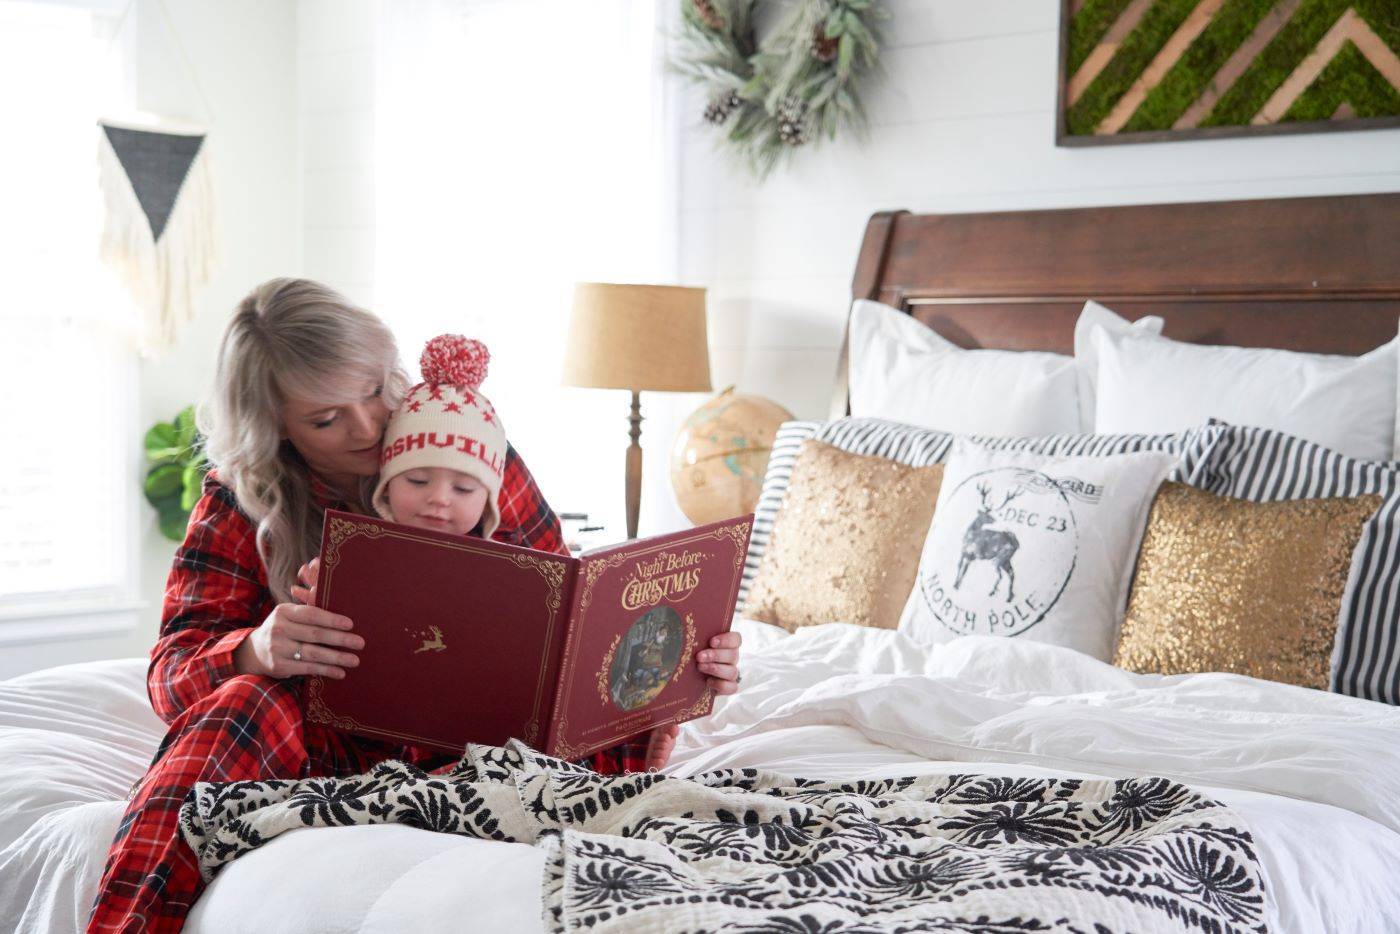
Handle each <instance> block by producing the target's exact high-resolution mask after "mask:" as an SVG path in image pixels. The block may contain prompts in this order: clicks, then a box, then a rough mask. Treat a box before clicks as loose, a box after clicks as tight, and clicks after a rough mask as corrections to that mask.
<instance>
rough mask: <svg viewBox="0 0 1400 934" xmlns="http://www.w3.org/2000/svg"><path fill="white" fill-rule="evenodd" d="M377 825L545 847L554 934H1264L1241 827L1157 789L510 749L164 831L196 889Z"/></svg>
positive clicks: (1178, 793) (267, 801) (236, 793)
mask: <svg viewBox="0 0 1400 934" xmlns="http://www.w3.org/2000/svg"><path fill="white" fill-rule="evenodd" d="M377 823H400V824H408V825H410V826H414V827H422V828H424V829H427V830H434V831H438V832H440V833H455V834H463V835H466V836H472V837H480V838H484V839H488V840H502V841H515V842H522V843H533V844H535V845H537V846H539V847H541V848H543V849H544V851H545V857H546V859H545V865H546V870H545V874H544V892H543V902H544V918H545V921H546V926H547V927H549V928H551V929H552V930H554V931H575V930H584V929H586V930H590V931H600V932H607V931H629V932H633V931H640V932H650V931H658V932H659V931H697V932H698V931H744V932H772V934H818V932H820V934H825V932H834V931H842V932H873V931H890V932H896V931H898V932H905V931H945V932H948V931H953V932H963V931H969V932H970V931H988V932H1023V931H1037V932H1039V931H1073V932H1093V934H1099V932H1110V931H1115V932H1116V931H1134V932H1141V934H1150V932H1157V931H1164V932H1165V931H1173V932H1176V931H1209V932H1230V931H1264V930H1265V929H1266V900H1265V894H1264V883H1263V877H1262V873H1261V870H1260V867H1259V863H1258V860H1257V859H1256V857H1255V854H1254V845H1253V841H1252V839H1251V837H1250V835H1249V833H1248V831H1247V830H1246V829H1245V827H1244V825H1243V823H1242V822H1241V821H1240V819H1239V818H1238V817H1237V816H1236V815H1235V814H1234V813H1233V812H1232V811H1230V810H1229V809H1228V808H1226V807H1225V806H1224V805H1222V804H1220V803H1219V802H1217V801H1212V800H1210V799H1208V798H1204V797H1202V796H1201V795H1199V794H1196V793H1195V792H1193V791H1191V790H1190V789H1188V788H1186V787H1184V786H1182V785H1179V784H1176V783H1174V782H1170V781H1168V780H1166V779H1161V778H1143V779H1130V780H1122V781H1111V780H1087V779H1085V780H1081V779H1027V778H1006V777H997V776H988V775H936V776H927V777H922V778H897V779H885V780H878V781H877V780H868V781H850V782H824V781H811V780H805V779H794V778H787V777H784V776H780V775H775V774H772V773H766V772H760V771H755V770H749V769H745V770H729V771H717V772H709V773H705V774H702V775H698V776H695V777H694V778H673V777H666V776H662V775H657V774H634V775H624V776H600V775H595V774H593V773H592V772H588V771H586V770H584V769H581V768H579V767H578V766H574V765H570V764H568V763H565V762H561V761H559V760H557V759H551V758H547V757H545V756H541V755H539V754H538V753H535V752H534V751H532V750H530V749H528V748H527V747H524V746H520V745H516V744H511V745H509V746H506V747H472V748H471V749H470V750H468V752H467V754H466V756H464V757H463V759H462V761H461V762H460V763H459V764H458V765H457V766H456V767H455V768H454V769H453V770H452V771H450V772H447V773H445V774H437V775H434V774H428V773H425V772H422V771H420V770H419V769H416V768H413V767H412V766H407V765H404V764H403V763H400V762H385V763H382V764H380V765H379V766H376V767H375V768H374V769H373V770H372V771H371V772H369V773H367V774H365V775H361V776H356V777H351V778H338V779H305V780H301V781H261V782H236V783H228V784H201V785H199V786H197V787H196V788H195V789H194V791H193V792H191V794H190V797H189V799H188V800H187V801H186V802H185V805H184V808H183V810H182V813H181V831H182V833H183V834H184V836H185V839H186V840H187V841H188V843H189V844H190V846H191V847H192V848H193V849H194V851H195V852H196V853H197V854H198V856H199V862H200V868H201V870H202V872H203V873H204V874H205V877H206V878H209V877H211V876H212V875H213V873H214V872H215V871H216V870H217V869H218V868H219V867H220V866H222V865H223V864H224V863H227V862H229V861H230V860H232V859H234V858H236V857H237V856H239V855H241V854H243V853H246V852H247V851H249V850H251V849H253V848H255V847H257V846H260V845H262V844H263V843H266V842H267V841H268V840H270V839H272V838H273V837H276V836H277V835H278V834H280V833H282V832H284V831H287V830H292V829H295V828H300V827H334V826H344V825H350V824H377Z"/></svg>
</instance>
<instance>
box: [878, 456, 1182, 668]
mask: <svg viewBox="0 0 1400 934" xmlns="http://www.w3.org/2000/svg"><path fill="white" fill-rule="evenodd" d="M1176 460H1177V459H1176V457H1175V456H1173V455H1170V454H1161V453H1156V452H1143V453H1134V454H1118V455H1113V456H1109V457H1054V456H1047V455H1042V454H1031V453H1026V452H1022V451H992V450H988V449H986V448H983V447H980V446H978V445H976V444H973V443H971V442H969V441H966V440H963V439H959V440H958V441H957V442H956V443H955V444H954V446H953V452H952V454H951V456H950V457H949V458H948V462H947V465H946V467H945V469H944V475H943V486H942V489H941V490H940V491H939V495H938V505H937V507H936V508H935V509H934V513H933V522H932V524H931V525H930V527H929V531H928V536H927V537H926V538H925V540H924V550H923V554H922V556H921V557H920V559H919V574H918V578H917V579H916V581H915V584H914V590H913V592H912V593H910V595H909V600H908V602H907V603H906V604H905V606H904V612H903V614H902V615H901V616H900V621H899V629H900V631H901V632H903V633H905V634H906V635H908V636H910V637H911V638H913V639H916V640H918V641H920V642H924V643H939V642H947V641H950V640H952V639H955V638H957V637H959V636H968V635H984V636H985V635H990V636H1017V637H1022V638H1026V639H1033V640H1035V641H1037V642H1048V643H1051V644H1052V645H1062V646H1065V647H1067V648H1071V649H1075V650H1077V651H1080V652H1084V653H1085V654H1087V655H1092V656H1094V657H1095V658H1097V659H1100V660H1101V661H1109V660H1111V659H1112V657H1113V650H1114V643H1115V641H1116V639H1117V635H1118V627H1119V626H1120V625H1121V623H1122V619H1123V612H1124V607H1125V606H1126V605H1127V598H1128V588H1129V586H1130V584H1131V581H1132V572H1133V562H1134V561H1135V560H1136V557H1137V551H1138V546H1139V545H1140V544H1141V542H1142V534H1143V529H1144V527H1145V525H1146V522H1147V513H1148V510H1149V508H1150V507H1151V505H1152V498H1153V497H1154V496H1155V495H1156V493H1157V488H1158V487H1159V486H1160V485H1161V483H1162V480H1163V479H1165V478H1166V476H1167V474H1168V473H1169V472H1170V471H1171V469H1172V467H1173V466H1175V464H1176Z"/></svg>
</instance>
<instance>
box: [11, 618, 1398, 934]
mask: <svg viewBox="0 0 1400 934" xmlns="http://www.w3.org/2000/svg"><path fill="white" fill-rule="evenodd" d="M740 627H741V628H742V629H743V630H744V633H745V640H746V641H745V664H744V689H743V691H742V693H741V694H739V695H738V696H737V697H735V698H732V699H727V700H725V701H722V702H721V703H719V704H717V706H716V713H715V715H714V716H712V717H711V718H709V719H708V720H705V721H701V722H697V723H694V724H690V725H687V726H686V727H685V728H684V729H683V730H682V733H681V740H680V744H679V747H678V749H677V752H676V756H675V758H674V760H673V764H672V769H673V770H674V771H676V772H678V773H682V774H689V773H692V772H695V771H700V770H703V769H707V768H716V767H731V766H761V767H764V768H769V769H773V770H777V771H780V772H784V773H787V774H794V775H806V776H812V777H829V778H844V777H850V776H855V775H895V774H921V773H927V772H955V771H985V772H996V773H1002V774H1017V775H1061V774H1077V775H1094V776H1121V775H1134V774H1158V775H1165V776H1167V777H1170V778H1176V779H1179V780H1181V781H1184V782H1187V783H1188V784H1191V785H1193V786H1195V787H1197V788H1200V789H1202V790H1204V791H1206V792H1207V793H1210V794H1213V795H1215V796H1217V797H1219V798H1221V799H1222V800H1224V801H1225V802H1226V803H1228V804H1229V805H1230V806H1232V807H1234V808H1235V809H1236V810H1237V811H1238V812H1239V813H1240V814H1241V816H1243V817H1244V818H1245V820H1246V821H1247V822H1248V823H1249V825H1250V827H1251V830H1252V832H1253V833H1254V835H1255V839H1256V841H1257V842H1258V844H1259V851H1260V856H1261V861H1262V863H1263V866H1264V870H1265V872H1266V874H1267V877H1268V882H1269V885H1270V891H1271V893H1272V897H1273V900H1274V905H1273V906H1272V907H1273V909H1274V910H1275V911H1276V921H1275V924H1274V927H1275V929H1276V930H1282V931H1299V932H1312V931H1339V932H1340V931H1358V932H1360V931H1366V932H1370V931H1385V930H1400V885H1397V882H1396V879H1397V870H1396V867H1397V866H1400V709H1396V708H1391V707H1387V706H1384V705H1381V704H1377V703H1374V702H1371V701H1364V700H1358V699H1355V698H1348V697H1343V696H1340V695H1333V694H1325V693H1322V692H1318V691H1310V690H1306V689H1302V688H1294V687H1288V686H1284V685H1277V684H1272V683H1268V682H1262V681H1255V680H1253V679H1249V678H1244V677H1240V676H1233V675H1197V676H1190V677H1177V678H1159V677H1155V676H1143V675H1133V674H1129V673H1126V672H1122V671H1119V670H1117V669H1115V668H1112V667H1111V666H1108V665H1104V664H1101V663H1099V662H1096V661H1094V660H1093V659H1090V658H1088V657H1087V656H1083V655H1079V654H1077V653H1074V652H1071V651H1069V650H1065V649H1058V648H1055V647H1052V646H1045V645H1040V644H1035V643H1028V642H1022V641H1018V640H993V639H987V638H974V639H966V640H962V641H960V642H957V643H953V644H950V645H946V646H941V647H937V648H934V649H925V648H921V647H917V646H915V645H913V644H912V643H910V642H909V641H908V640H906V639H904V638H902V637H900V636H899V635H897V634H896V633H891V632H882V631H876V630H864V629H855V628H853V627H848V626H844V625H831V626H822V627H815V628H812V629H806V630H802V631H800V632H799V633H798V634H797V635H794V636H787V635H785V634H783V633H782V632H781V631H780V630H776V629H774V628H773V627H769V626H765V625H763V624H760V623H750V622H748V621H741V623H740ZM144 675H145V662H144V661H143V660H138V659H127V660H120V661H114V662H104V663H93V664H87V665H75V666H68V667H65V668H59V669H51V670H49V671H45V672H38V673H35V674H33V675H27V676H25V677H23V678H19V679H15V680H12V681H7V682H0V801H4V802H5V804H4V807H3V808H0V928H3V929H7V930H8V929H9V928H10V927H14V928H16V929H18V930H22V931H48V930H54V931H72V930H77V929H80V928H81V922H82V920H83V918H84V917H85V914H86V910H87V906H88V904H90V902H91V898H92V893H93V891H94V888H95V886H96V882H97V879H98V876H99V875H100V873H101V868H102V863H103V860H104V858H105V856H106V850H107V846H108V843H109V842H110V840H111V836H112V833H113V831H114V830H115V827H116V823H117V820H118V819H119V817H120V815H121V811H122V808H123V799H124V798H125V795H126V792H127V789H128V788H129V787H130V785H131V783H132V781H134V780H135V779H136V777H137V776H138V775H139V774H140V773H141V771H142V770H143V769H144V768H145V765H146V763H147V762H148V761H149V759H150V756H151V754H152V753H153V751H154V749H155V746H156V743H157V742H158V741H159V739H160V736H161V735H162V732H163V730H162V724H161V723H160V722H159V720H157V718H156V717H155V716H154V714H152V713H151V711H150V708H149V706H148V704H147V702H146V698H145V690H144V684H143V679H144ZM540 865H541V864H540V860H539V857H538V854H537V853H536V852H535V851H534V850H533V849H531V848H530V847H526V846H523V845H516V844H500V843H490V842H484V841H480V840H474V839H465V838H458V837H450V836H445V835H440V834H433V833H428V832H425V831H420V830H415V829H412V828H407V827H402V826H379V827H354V828H338V829H331V830H324V829H323V830H315V831H311V830H305V831H300V830H299V831H293V832H291V833H288V834H285V835H283V836H282V837H279V838H278V839H277V840H274V841H273V842H271V843H270V844H268V845H267V846H265V847H263V848H261V849H259V850H257V851H255V852H253V853H251V854H249V855H247V856H246V857H244V858H242V859H240V860H238V861H237V862H235V863H233V864H232V865H231V866H229V867H228V868H227V869H225V870H224V871H223V872H222V873H221V874H220V876H219V877H218V878H217V879H216V880H215V881H214V883H213V884H212V885H211V886H210V887H209V889H208V890H207V892H206V893H205V895H204V897H203V898H201V900H200V902H199V903H198V904H197V905H196V906H195V909H194V911H193V912H192V913H191V916H190V919H189V923H188V925H187V930H190V931H193V932H201V931H219V932H225V931H228V932H237V931H276V930H316V931H401V930H412V929H420V928H421V929H439V928H457V927H460V926H461V925H462V923H463V919H468V918H469V919H471V923H472V926H473V927H475V928H479V929H481V930H512V931H514V930H521V931H528V930H539V929H540V921H539V918H538V904H539V902H538V877H539V871H540Z"/></svg>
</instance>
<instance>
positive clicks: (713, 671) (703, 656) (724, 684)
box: [695, 632, 744, 694]
mask: <svg viewBox="0 0 1400 934" xmlns="http://www.w3.org/2000/svg"><path fill="white" fill-rule="evenodd" d="M743 641H744V637H743V636H741V635H740V634H739V633H737V632H722V633H720V634H719V635H717V636H715V637H714V638H712V639H710V645H709V648H705V649H701V650H700V651H699V652H696V653H695V661H696V663H697V664H698V665H699V666H700V670H701V671H702V672H704V673H705V675H706V676H707V677H706V678H705V680H706V681H708V682H709V684H710V689H711V690H713V691H714V692H715V693H716V694H733V693H734V692H735V691H737V690H739V645H740V643H742V642H743Z"/></svg>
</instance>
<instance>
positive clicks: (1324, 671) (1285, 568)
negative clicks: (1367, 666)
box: [1114, 483, 1382, 690]
mask: <svg viewBox="0 0 1400 934" xmlns="http://www.w3.org/2000/svg"><path fill="white" fill-rule="evenodd" d="M1381 502H1382V497H1380V496H1353V497H1347V498H1336V499H1300V500H1289V501H1286V502H1275V503H1254V502H1249V501H1247V500H1242V499H1233V498H1231V497H1227V496H1217V495H1216V494H1213V493H1206V492H1204V491H1202V490H1197V489H1194V488H1192V487H1188V486H1183V485H1182V484H1179V483H1166V484H1163V486H1162V489H1161V491H1160V492H1159V493H1158V494H1157V499H1156V501H1155V502H1154V503H1153V504H1152V512H1151V514H1150V516H1149V517H1148V521H1147V532H1146V534H1145V535H1144V536H1143V541H1142V550H1141V552H1140V553H1139V557H1138V566H1137V572H1136V575H1135V576H1134V579H1133V589H1132V596H1131V597H1130V598H1129V601H1128V615H1127V619H1126V621H1125V622H1124V624H1123V631H1122V635H1121V636H1120V638H1119V641H1118V652H1117V655H1116V657H1115V658H1114V664H1116V665H1118V666H1120V667H1122V668H1127V669H1128V670H1130V671H1144V672H1156V673H1159V674H1185V673H1188V672H1197V671H1229V672H1234V673H1236V674H1245V675H1252V676H1254V677H1256V678H1267V679H1269V680H1271V681H1284V682H1287V683H1290V684H1301V685H1303V686H1305V687H1312V688H1319V689H1321V690H1326V689H1327V677H1328V667H1329V661H1330V658H1331V654H1332V640H1333V636H1334V635H1335V634H1336V631H1337V617H1338V614H1339V612H1340V610H1341V602H1342V593H1343V591H1344V590H1345V589H1346V583H1347V575H1348V573H1349V572H1350V570H1351V561H1352V552H1353V551H1354V550H1355V548H1356V542H1357V540H1358V539H1359V538H1360V537H1361V530H1362V526H1363V525H1364V524H1365V522H1366V520H1367V519H1369V518H1370V517H1371V516H1372V515H1373V514H1374V513H1375V512H1376V510H1377V509H1378V508H1380V504H1381Z"/></svg>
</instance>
